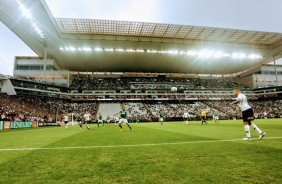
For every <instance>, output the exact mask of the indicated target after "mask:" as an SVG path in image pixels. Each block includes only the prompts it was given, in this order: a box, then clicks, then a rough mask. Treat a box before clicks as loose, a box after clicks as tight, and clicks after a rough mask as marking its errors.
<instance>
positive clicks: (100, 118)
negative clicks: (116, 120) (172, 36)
mask: <svg viewBox="0 0 282 184" xmlns="http://www.w3.org/2000/svg"><path fill="white" fill-rule="evenodd" d="M100 123H102V124H103V126H104V121H103V117H102V114H101V113H100V112H99V117H98V128H99V127H100Z"/></svg>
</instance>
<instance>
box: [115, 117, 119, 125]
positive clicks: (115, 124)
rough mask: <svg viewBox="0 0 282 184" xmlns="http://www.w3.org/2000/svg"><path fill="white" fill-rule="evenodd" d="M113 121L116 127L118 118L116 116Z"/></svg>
mask: <svg viewBox="0 0 282 184" xmlns="http://www.w3.org/2000/svg"><path fill="white" fill-rule="evenodd" d="M114 121H115V125H116V124H117V123H118V122H119V117H118V116H116V117H115V119H114Z"/></svg>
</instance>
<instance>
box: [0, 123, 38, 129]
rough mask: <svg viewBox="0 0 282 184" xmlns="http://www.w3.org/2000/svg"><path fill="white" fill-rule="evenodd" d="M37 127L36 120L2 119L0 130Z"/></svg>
mask: <svg viewBox="0 0 282 184" xmlns="http://www.w3.org/2000/svg"><path fill="white" fill-rule="evenodd" d="M36 127H38V123H37V122H36V121H33V122H32V121H0V130H9V129H18V128H36Z"/></svg>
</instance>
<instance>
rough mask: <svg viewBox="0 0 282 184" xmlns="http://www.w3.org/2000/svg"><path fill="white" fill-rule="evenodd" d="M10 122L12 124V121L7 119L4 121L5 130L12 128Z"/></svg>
mask: <svg viewBox="0 0 282 184" xmlns="http://www.w3.org/2000/svg"><path fill="white" fill-rule="evenodd" d="M10 124H11V122H10V121H5V122H4V130H9V129H10Z"/></svg>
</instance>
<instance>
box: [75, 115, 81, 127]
mask: <svg viewBox="0 0 282 184" xmlns="http://www.w3.org/2000/svg"><path fill="white" fill-rule="evenodd" d="M76 121H77V122H78V125H79V127H80V129H82V118H81V115H78V117H77V119H76Z"/></svg>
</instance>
